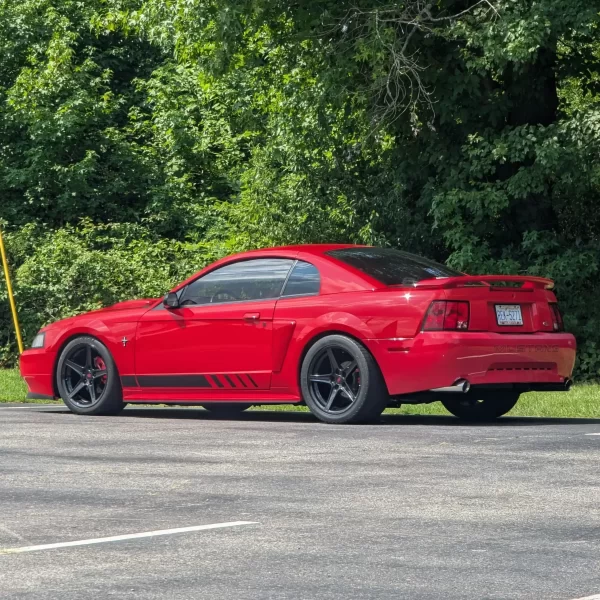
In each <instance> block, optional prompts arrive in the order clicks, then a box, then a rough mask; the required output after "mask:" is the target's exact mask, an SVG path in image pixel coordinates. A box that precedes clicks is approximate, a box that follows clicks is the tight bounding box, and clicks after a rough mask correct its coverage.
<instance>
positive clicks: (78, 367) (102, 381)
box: [56, 337, 125, 415]
mask: <svg viewBox="0 0 600 600" xmlns="http://www.w3.org/2000/svg"><path fill="white" fill-rule="evenodd" d="M56 383H57V388H58V393H59V394H60V397H61V398H62V399H63V402H64V403H65V404H66V405H67V407H68V408H69V409H70V410H71V411H72V412H74V413H77V414H79V415H116V414H118V413H120V412H121V411H122V410H123V408H124V407H125V403H124V402H123V391H122V389H121V382H120V380H119V373H118V371H117V367H116V365H115V362H114V360H113V358H112V356H111V354H110V352H109V351H108V348H107V347H106V346H105V345H104V344H103V343H102V342H100V341H99V340H97V339H96V338H93V337H79V338H76V339H74V340H72V341H71V342H69V343H68V344H67V345H66V346H65V348H64V349H63V351H62V352H61V354H60V358H59V359H58V364H57V367H56Z"/></svg>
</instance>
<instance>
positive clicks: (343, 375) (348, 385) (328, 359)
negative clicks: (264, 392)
mask: <svg viewBox="0 0 600 600" xmlns="http://www.w3.org/2000/svg"><path fill="white" fill-rule="evenodd" d="M300 377H301V386H302V395H303V397H304V401H305V402H306V404H307V406H308V407H309V408H310V410H311V412H312V413H313V414H314V415H315V416H316V417H318V418H319V419H320V420H322V421H325V422H326V423H357V422H367V421H373V420H375V419H377V418H378V417H379V416H380V415H381V413H382V412H383V410H384V409H385V407H386V405H387V402H388V394H387V389H386V387H385V383H384V381H383V377H382V375H381V373H380V371H379V367H378V366H377V364H376V363H375V360H374V359H373V357H372V356H371V354H370V353H369V351H368V350H367V349H366V348H365V347H364V346H363V345H362V344H360V343H359V342H357V341H356V340H354V339H352V338H349V337H346V336H343V335H337V334H335V335H329V336H326V337H324V338H321V339H320V340H318V341H317V342H316V343H315V344H314V345H313V346H312V347H311V348H310V349H309V351H308V352H307V354H306V357H305V358H304V361H303V363H302V370H301V374H300Z"/></svg>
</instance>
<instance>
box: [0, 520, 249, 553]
mask: <svg viewBox="0 0 600 600" xmlns="http://www.w3.org/2000/svg"><path fill="white" fill-rule="evenodd" d="M241 525H258V523H257V522H255V521H233V522H231V523H213V524H212V525H195V526H194V527H180V528H179V529H162V530H160V531H145V532H144V533H130V534H128V535H115V536H112V537H105V538H94V539H90V540H79V541H77V542H60V543H58V544H43V545H41V546H25V547H23V548H0V554H18V553H21V552H37V551H38V550H54V549H55V548H70V547H72V546H87V545H89V544H104V543H105V542H122V541H123V540H136V539H140V538H148V537H155V536H158V535H173V534H174V533H189V532H190V531H205V530H207V529H222V528H224V527H240V526H241Z"/></svg>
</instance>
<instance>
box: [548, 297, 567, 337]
mask: <svg viewBox="0 0 600 600" xmlns="http://www.w3.org/2000/svg"><path fill="white" fill-rule="evenodd" d="M550 310H551V311H552V320H553V321H554V331H564V330H565V324H564V323H563V318H562V315H561V314H560V310H559V309H558V304H556V303H555V302H551V303H550Z"/></svg>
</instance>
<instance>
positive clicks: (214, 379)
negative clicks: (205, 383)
mask: <svg viewBox="0 0 600 600" xmlns="http://www.w3.org/2000/svg"><path fill="white" fill-rule="evenodd" d="M208 377H209V378H210V380H211V381H214V382H215V383H216V385H217V387H220V388H222V387H225V386H224V385H223V384H222V383H221V380H220V379H219V378H218V377H217V376H216V375H208Z"/></svg>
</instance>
